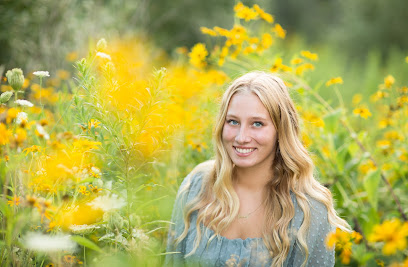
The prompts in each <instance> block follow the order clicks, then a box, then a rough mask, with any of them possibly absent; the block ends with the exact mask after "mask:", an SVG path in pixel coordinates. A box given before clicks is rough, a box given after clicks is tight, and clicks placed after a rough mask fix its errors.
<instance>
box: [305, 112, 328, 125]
mask: <svg viewBox="0 0 408 267" xmlns="http://www.w3.org/2000/svg"><path fill="white" fill-rule="evenodd" d="M302 117H303V119H304V120H305V121H308V122H310V123H312V124H313V126H315V127H319V128H323V127H324V121H323V119H322V118H320V117H319V116H317V115H316V114H315V113H312V112H309V111H306V112H304V113H302Z"/></svg>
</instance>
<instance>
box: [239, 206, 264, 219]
mask: <svg viewBox="0 0 408 267" xmlns="http://www.w3.org/2000/svg"><path fill="white" fill-rule="evenodd" d="M262 204H263V202H261V204H259V206H258V207H257V208H256V209H255V210H253V211H251V212H250V213H248V214H247V215H238V219H248V217H249V216H251V214H253V213H254V212H255V211H257V210H259V208H260V207H261V206H262Z"/></svg>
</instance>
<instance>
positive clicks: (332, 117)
mask: <svg viewBox="0 0 408 267" xmlns="http://www.w3.org/2000/svg"><path fill="white" fill-rule="evenodd" d="M340 116H341V109H336V110H335V111H333V112H332V113H329V114H327V115H325V116H324V117H323V121H324V124H325V128H326V129H327V130H328V131H329V132H331V133H334V132H335V131H336V128H337V125H339V121H340Z"/></svg>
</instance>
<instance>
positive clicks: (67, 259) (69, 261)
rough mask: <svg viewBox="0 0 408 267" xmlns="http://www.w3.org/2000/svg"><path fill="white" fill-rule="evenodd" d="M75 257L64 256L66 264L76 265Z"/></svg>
mask: <svg viewBox="0 0 408 267" xmlns="http://www.w3.org/2000/svg"><path fill="white" fill-rule="evenodd" d="M75 258H76V257H75V256H72V255H65V256H64V261H65V262H66V263H75Z"/></svg>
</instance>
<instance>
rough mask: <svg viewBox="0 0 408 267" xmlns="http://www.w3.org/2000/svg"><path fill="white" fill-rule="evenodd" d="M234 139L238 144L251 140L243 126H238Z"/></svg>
mask: <svg viewBox="0 0 408 267" xmlns="http://www.w3.org/2000/svg"><path fill="white" fill-rule="evenodd" d="M235 141H236V142H237V143H239V144H242V143H248V142H250V141H251V137H250V136H249V135H248V131H247V129H246V128H245V127H244V126H241V127H240V128H239V131H238V134H237V135H236V136H235Z"/></svg>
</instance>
